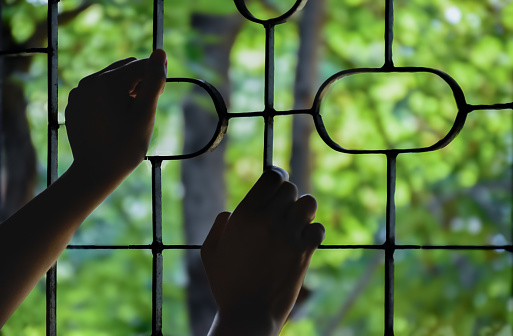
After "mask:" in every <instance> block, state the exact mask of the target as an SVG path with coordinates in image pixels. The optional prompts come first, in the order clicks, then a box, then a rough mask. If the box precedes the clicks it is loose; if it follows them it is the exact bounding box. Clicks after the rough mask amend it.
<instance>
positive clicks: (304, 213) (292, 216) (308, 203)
mask: <svg viewBox="0 0 513 336" xmlns="http://www.w3.org/2000/svg"><path fill="white" fill-rule="evenodd" d="M316 211H317V201H316V200H315V198H313V196H312V195H303V196H301V197H300V198H299V199H298V200H297V201H296V202H295V203H294V205H293V206H292V207H291V208H290V210H289V212H288V214H287V221H286V229H287V230H291V231H294V232H296V233H297V234H298V235H300V234H301V232H302V231H303V229H304V227H305V226H306V225H308V224H309V223H311V222H312V220H313V219H314V218H315V212H316Z"/></svg>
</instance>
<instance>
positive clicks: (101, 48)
mask: <svg viewBox="0 0 513 336" xmlns="http://www.w3.org/2000/svg"><path fill="white" fill-rule="evenodd" d="M326 2H327V6H328V10H327V13H326V19H325V22H324V27H323V46H322V47H323V56H322V59H321V61H320V69H321V76H320V77H321V80H325V79H326V78H328V77H329V76H331V75H332V74H333V73H334V72H337V71H340V70H344V69H348V68H352V67H380V66H381V65H382V64H383V62H384V42H383V34H384V1H371V0H351V1H338V0H330V1H326ZM80 3H81V2H80V1H79V0H76V1H69V0H66V1H61V2H60V6H61V11H66V10H70V9H73V8H76V7H77V6H78V5H79V4H80ZM248 3H249V2H248ZM270 3H271V4H273V5H272V6H264V5H262V4H261V2H259V1H253V2H251V3H249V6H250V9H251V10H252V11H253V12H254V13H255V15H258V16H259V17H262V18H269V17H273V16H277V15H279V14H280V13H283V12H285V11H286V9H287V8H288V7H289V6H290V5H291V4H292V1H288V2H279V1H271V2H270ZM38 4H39V5H38ZM165 6H166V7H165V30H164V49H165V50H166V52H167V53H168V60H169V77H181V76H185V77H191V74H192V73H197V72H198V69H204V66H205V64H204V60H205V57H208V55H201V54H198V50H195V49H193V48H191V47H190V45H189V43H188V42H189V41H191V40H192V39H194V38H196V37H197V36H196V35H195V33H194V32H192V31H191V28H190V26H189V18H190V16H191V13H192V12H193V11H194V10H195V9H196V7H195V6H200V7H198V8H199V10H200V11H202V12H207V13H212V11H215V13H216V14H223V15H224V14H228V13H232V12H234V10H235V7H234V6H233V3H232V2H231V1H225V0H216V1H199V2H194V1H179V0H166V1H165ZM41 13H42V14H41ZM395 14H396V15H395V30H394V35H395V40H394V50H393V51H394V62H395V65H396V66H425V67H433V68H438V69H441V70H443V71H445V72H447V73H448V74H449V75H451V76H453V77H454V78H455V79H456V80H457V81H458V83H459V84H460V85H461V87H462V89H463V91H464V93H465V95H466V98H467V101H468V102H469V103H471V104H492V103H504V102H510V101H511V97H512V94H511V93H512V91H513V82H512V81H511V79H512V78H513V77H512V76H513V61H512V60H513V40H512V39H511V36H512V35H513V24H512V20H511V16H512V14H513V2H512V1H509V0H502V1H463V0H458V1H457V0H451V1H447V0H436V1H425V0H408V1H406V0H396V1H395ZM44 16H45V7H44V6H42V5H41V3H39V2H34V3H30V2H25V1H21V2H19V3H18V4H17V5H16V6H14V5H12V7H9V6H7V7H5V8H4V10H3V20H4V22H6V23H8V24H9V25H10V27H11V29H12V30H13V33H14V34H15V37H16V39H17V41H24V40H25V39H26V38H27V37H28V36H29V35H30V34H31V33H32V32H33V30H34V27H35V25H34V22H36V21H40V20H42V19H44ZM151 20H152V1H150V0H138V1H128V0H125V1H122V0H117V1H110V0H109V1H107V0H105V1H100V0H98V1H96V2H95V4H94V5H93V6H91V7H90V8H88V9H87V10H86V11H84V12H83V13H82V14H81V15H79V16H78V17H77V18H76V19H75V20H74V21H73V22H72V23H70V24H68V25H66V26H61V27H60V28H59V81H60V82H59V85H60V91H59V109H60V110H59V113H60V121H61V122H62V123H63V122H64V121H65V120H64V108H65V106H66V101H67V95H68V93H69V91H70V90H71V89H72V88H73V87H74V86H76V85H77V83H78V81H79V79H80V78H82V77H84V76H85V75H88V74H90V73H92V72H94V71H98V70H100V69H101V68H103V67H104V66H106V65H108V64H110V63H111V62H113V61H115V60H117V59H120V58H125V57H128V56H136V57H147V55H148V54H149V53H150V51H151V48H152V36H151V30H152V22H151ZM22 23H23V24H22ZM276 34H277V35H276V41H277V44H276V57H277V58H276V64H277V67H276V77H277V85H276V90H277V91H276V105H277V108H280V109H282V108H283V109H287V108H291V106H292V100H293V97H292V87H293V83H294V75H293V74H294V68H295V64H296V62H297V49H298V43H299V41H298V31H297V21H296V19H293V20H292V22H291V23H287V24H286V25H283V26H280V27H278V28H277V30H276ZM263 47H264V30H263V29H262V27H260V26H258V25H256V24H253V23H246V24H245V25H244V28H243V30H242V31H241V33H240V35H239V36H238V38H237V40H236V42H235V46H234V48H233V50H232V55H231V69H230V79H231V81H232V91H233V96H232V101H231V112H243V111H256V110H261V109H263V103H262V102H263V71H264V61H263ZM45 63H46V58H45V57H43V56H38V57H36V58H35V59H34V62H33V65H32V68H31V70H30V73H29V74H25V75H24V76H21V77H20V78H21V80H24V82H25V83H26V96H27V100H28V101H29V110H28V114H29V121H30V125H31V130H32V138H33V141H34V143H35V145H36V147H37V150H38V158H39V161H40V169H39V170H40V173H41V177H40V181H41V182H40V186H39V189H42V188H44V185H45V179H44V176H45V174H46V172H45V169H46V168H44V167H45V165H46V163H45V162H46V124H45V119H46V110H45V109H46V92H45V89H44V88H46V64H45ZM205 76H209V75H208V74H207V75H205ZM213 78H215V77H213ZM209 80H210V77H209ZM318 84H320V83H318ZM189 88H190V86H187V85H182V84H168V85H167V87H166V92H165V93H164V95H163V96H162V98H161V101H160V102H159V107H158V114H157V125H156V130H155V136H154V138H153V140H152V145H151V148H150V154H178V153H179V152H180V150H181V146H182V137H183V134H182V123H183V121H182V116H181V111H180V101H181V98H182V97H183V96H184V95H185V94H186V92H187V90H189ZM456 112H457V111H456V110H455V104H454V100H453V98H452V95H451V93H450V91H449V90H448V87H447V84H445V83H444V82H443V81H442V80H440V79H439V78H437V77H436V76H433V75H430V74H419V75H412V74H401V75H382V74H379V75H378V74H375V75H371V74H367V75H363V74H359V75H353V76H350V77H347V78H344V79H342V80H340V81H338V82H337V83H336V84H335V85H334V86H333V88H332V89H331V90H330V91H329V93H328V95H327V96H326V98H325V100H324V101H323V104H322V109H321V113H322V115H323V118H324V121H325V123H326V125H327V126H328V132H329V134H330V136H332V137H333V139H334V140H335V141H337V142H339V143H340V145H342V146H347V147H349V148H360V149H369V148H376V147H379V148H390V147H393V148H397V147H400V148H404V147H410V146H427V145H430V144H432V143H433V142H434V141H436V140H437V139H440V138H441V137H443V135H445V134H446V133H447V131H448V128H450V126H451V125H452V121H453V120H454V116H455V113H456ZM262 135H263V123H262V120H260V119H232V120H230V124H229V128H228V137H227V139H226V140H225V141H228V149H227V153H226V160H227V167H228V170H227V171H226V177H227V182H228V200H227V201H228V207H229V210H233V208H234V207H235V206H236V204H237V203H238V201H239V200H240V199H241V198H242V197H243V195H244V194H245V193H246V192H247V190H248V189H249V188H250V186H251V185H252V184H253V182H254V181H255V180H256V179H257V177H258V176H259V174H260V171H261V167H262V148H263V137H262ZM59 136H60V142H59V161H60V165H59V171H60V173H62V172H63V171H64V170H65V169H66V168H67V167H68V166H69V164H70V162H71V160H72V157H71V152H70V149H69V145H68V144H67V139H66V130H65V126H62V127H61V131H60V134H59ZM290 137H291V120H290V117H279V118H276V122H275V153H274V154H275V162H276V163H277V164H278V165H280V166H283V167H284V168H289V167H288V165H289V164H288V161H289V157H290V148H291V141H290V140H291V139H290ZM311 146H312V151H313V153H312V160H313V161H312V162H313V166H314V173H313V176H312V179H313V185H314V190H313V194H314V196H315V197H316V198H317V200H318V203H319V210H318V216H317V218H316V220H318V221H320V222H322V223H323V224H324V225H325V226H326V229H327V237H326V241H325V243H326V244H381V243H383V242H384V237H385V236H384V227H385V221H384V218H385V206H386V159H385V157H384V156H383V155H360V156H355V155H348V154H341V153H337V152H334V151H332V150H331V149H329V148H328V147H327V146H326V145H325V144H324V142H322V140H321V139H320V138H319V137H318V136H316V135H315V134H314V135H313V137H312V140H311ZM512 148H513V131H512V115H511V111H475V112H472V113H471V114H470V115H469V116H468V119H467V121H466V125H465V127H464V129H463V130H462V132H461V133H460V134H459V135H458V137H457V138H456V139H455V140H454V141H453V142H452V143H451V144H450V145H449V146H447V147H446V148H445V149H443V150H440V151H437V152H433V153H425V154H404V155H400V156H399V157H398V161H397V189H396V205H397V227H396V234H397V242H398V243H400V244H436V245H441V244H498V245H501V244H506V243H511V237H512V227H511V205H512V196H511V184H512V173H511V165H512V164H513V150H512ZM162 179H163V185H164V188H163V202H164V213H163V218H164V228H163V230H164V243H165V244H180V243H183V240H184V238H183V228H182V225H181V222H182V215H181V200H182V197H183V193H184V191H183V186H182V185H181V183H180V164H179V162H167V163H165V164H164V167H163V177H162ZM150 181H151V178H150V168H149V163H144V164H143V165H141V167H140V168H139V169H137V170H136V171H135V172H134V173H133V174H132V176H130V177H129V179H127V181H126V182H125V183H123V185H122V186H121V187H120V188H119V189H118V190H117V191H116V192H115V193H114V194H112V195H111V197H109V198H108V200H107V201H106V202H104V204H102V205H101V206H100V207H99V208H98V209H97V210H96V211H95V212H94V213H93V214H92V215H91V216H90V217H89V219H88V220H87V221H86V223H84V225H83V226H82V227H81V229H80V230H79V232H78V233H77V235H76V236H75V237H74V240H73V243H83V244H146V243H149V242H150V241H151V185H150ZM395 257H396V271H395V279H396V296H395V303H396V317H395V327H396V334H397V335H415V336H421V335H483V336H484V335H495V336H511V335H513V330H512V327H511V326H512V325H513V320H512V318H511V316H513V313H512V309H513V303H512V302H513V299H512V298H511V293H510V291H511V281H512V279H511V269H512V267H513V257H512V256H511V254H506V253H500V252H497V251H436V250H429V251H399V252H397V253H396V256H395ZM164 260H165V263H166V264H165V270H164V272H165V279H166V280H165V284H164V300H165V302H164V314H165V321H166V327H165V328H166V329H165V333H166V334H169V335H185V334H188V333H190V330H189V327H188V325H187V323H188V322H187V311H186V305H185V293H184V288H185V286H186V283H187V279H186V276H185V271H184V265H183V263H184V261H183V258H182V255H181V253H179V252H175V251H168V252H166V253H165V254H164ZM59 265H60V266H59V288H58V293H59V294H58V300H59V302H58V305H59V307H60V308H59V311H58V319H59V320H58V321H59V322H58V323H59V325H58V330H59V333H60V334H62V335H103V334H109V335H135V334H141V333H144V334H150V329H151V327H150V323H151V306H150V304H151V302H150V301H151V296H150V294H149V293H150V291H151V256H150V255H149V254H148V253H146V252H139V251H114V252H113V251H108V252H105V251H103V252H102V251H99V252H84V251H69V252H67V253H66V254H65V255H63V256H62V258H61V260H60V261H59ZM306 285H307V286H308V287H309V288H310V289H311V290H312V291H313V294H312V296H311V297H310V298H309V300H307V302H306V303H305V304H304V305H303V306H302V307H300V309H299V311H298V312H297V314H296V315H295V317H294V318H293V319H292V320H291V321H290V322H289V325H288V326H287V327H286V328H285V330H284V331H283V334H284V335H299V336H300V335H344V336H346V335H383V325H384V321H383V316H384V311H383V305H384V267H383V253H382V252H381V251H362V250H349V251H347V250H335V251H326V250H322V251H318V252H317V253H316V255H315V256H314V258H313V260H312V267H311V270H310V271H309V273H308V276H307V279H306ZM44 329H45V327H44V284H43V283H41V284H40V285H38V287H37V288H36V290H35V291H34V292H33V293H32V294H31V295H30V296H29V298H28V299H27V301H25V302H24V303H23V305H22V306H21V307H20V309H19V310H18V311H17V312H16V313H15V315H14V316H13V317H12V318H11V319H10V320H9V322H8V323H7V324H6V326H5V327H4V328H3V329H2V331H1V332H0V335H2V336H19V335H30V336H32V335H44Z"/></svg>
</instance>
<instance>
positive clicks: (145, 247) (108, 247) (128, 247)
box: [66, 244, 201, 250]
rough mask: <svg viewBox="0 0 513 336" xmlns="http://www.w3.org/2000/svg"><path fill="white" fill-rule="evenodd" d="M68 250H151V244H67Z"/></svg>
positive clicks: (173, 247) (194, 247) (169, 247)
mask: <svg viewBox="0 0 513 336" xmlns="http://www.w3.org/2000/svg"><path fill="white" fill-rule="evenodd" d="M66 248H67V249H68V250H152V249H153V245H151V244H150V245H68V246H67V247H66ZM200 248H201V245H162V250H197V249H200Z"/></svg>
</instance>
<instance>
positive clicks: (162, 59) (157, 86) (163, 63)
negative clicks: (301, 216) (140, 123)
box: [131, 49, 167, 118]
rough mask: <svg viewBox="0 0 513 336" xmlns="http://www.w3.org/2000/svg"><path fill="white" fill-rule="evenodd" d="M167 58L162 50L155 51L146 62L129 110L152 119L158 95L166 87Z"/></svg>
mask: <svg viewBox="0 0 513 336" xmlns="http://www.w3.org/2000/svg"><path fill="white" fill-rule="evenodd" d="M166 73H167V58H166V53H165V52H164V51H163V50H160V49H156V50H155V51H153V53H152V54H151V56H150V58H148V60H147V62H146V68H145V70H144V75H143V77H142V80H141V82H140V83H139V85H138V87H137V95H136V97H135V99H134V101H133V104H132V107H131V109H132V110H133V111H134V112H135V113H142V114H143V116H144V117H150V118H152V117H153V116H154V115H155V110H156V109H157V102H158V98H159V95H160V94H162V92H163V91H164V86H165V85H166Z"/></svg>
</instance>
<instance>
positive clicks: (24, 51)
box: [0, 48, 49, 56]
mask: <svg viewBox="0 0 513 336" xmlns="http://www.w3.org/2000/svg"><path fill="white" fill-rule="evenodd" d="M48 51H49V48H28V49H12V50H2V51H0V56H30V54H47V53H48Z"/></svg>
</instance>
